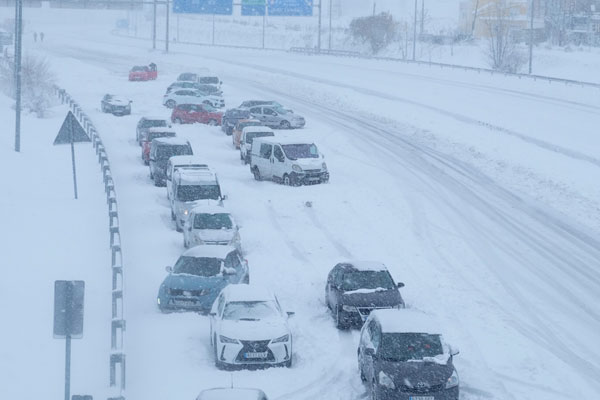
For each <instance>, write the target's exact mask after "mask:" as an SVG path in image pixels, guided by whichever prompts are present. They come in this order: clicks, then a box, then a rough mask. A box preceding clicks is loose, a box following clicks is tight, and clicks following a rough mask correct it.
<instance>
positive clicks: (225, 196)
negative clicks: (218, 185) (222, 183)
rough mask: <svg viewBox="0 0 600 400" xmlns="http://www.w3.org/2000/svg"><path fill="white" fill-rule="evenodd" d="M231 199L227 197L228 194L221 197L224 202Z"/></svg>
mask: <svg viewBox="0 0 600 400" xmlns="http://www.w3.org/2000/svg"><path fill="white" fill-rule="evenodd" d="M228 198H229V196H227V195H226V194H224V195H223V196H221V199H223V200H227V199H228Z"/></svg>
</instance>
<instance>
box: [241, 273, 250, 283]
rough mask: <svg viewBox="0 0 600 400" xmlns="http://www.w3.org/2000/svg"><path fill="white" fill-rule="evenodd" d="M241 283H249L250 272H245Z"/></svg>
mask: <svg viewBox="0 0 600 400" xmlns="http://www.w3.org/2000/svg"><path fill="white" fill-rule="evenodd" d="M242 283H245V284H246V285H249V284H250V274H246V276H245V277H244V281H243V282H242Z"/></svg>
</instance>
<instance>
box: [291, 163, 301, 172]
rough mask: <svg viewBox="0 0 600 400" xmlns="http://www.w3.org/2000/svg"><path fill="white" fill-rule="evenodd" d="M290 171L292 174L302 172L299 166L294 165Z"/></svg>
mask: <svg viewBox="0 0 600 400" xmlns="http://www.w3.org/2000/svg"><path fill="white" fill-rule="evenodd" d="M292 171H294V172H302V168H300V166H299V165H297V164H294V165H292Z"/></svg>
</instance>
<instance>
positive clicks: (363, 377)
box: [358, 350, 367, 383]
mask: <svg viewBox="0 0 600 400" xmlns="http://www.w3.org/2000/svg"><path fill="white" fill-rule="evenodd" d="M358 354H360V350H358ZM358 373H359V375H360V380H361V381H362V382H363V383H364V382H366V381H367V377H366V376H365V373H364V371H363V369H362V364H361V363H360V357H359V358H358Z"/></svg>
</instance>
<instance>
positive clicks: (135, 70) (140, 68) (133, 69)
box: [131, 66, 148, 72]
mask: <svg viewBox="0 0 600 400" xmlns="http://www.w3.org/2000/svg"><path fill="white" fill-rule="evenodd" d="M131 70H132V71H133V72H140V71H147V70H148V67H139V66H136V67H133V68H131Z"/></svg>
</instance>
